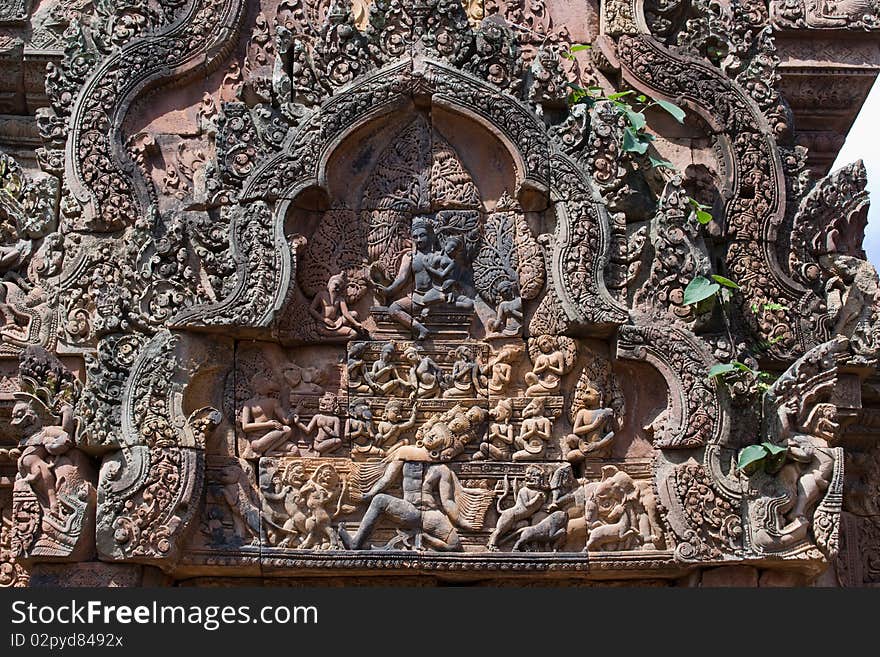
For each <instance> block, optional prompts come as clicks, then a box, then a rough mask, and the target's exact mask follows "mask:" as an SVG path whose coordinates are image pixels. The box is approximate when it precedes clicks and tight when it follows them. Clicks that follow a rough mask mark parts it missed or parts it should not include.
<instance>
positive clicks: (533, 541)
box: [513, 511, 568, 552]
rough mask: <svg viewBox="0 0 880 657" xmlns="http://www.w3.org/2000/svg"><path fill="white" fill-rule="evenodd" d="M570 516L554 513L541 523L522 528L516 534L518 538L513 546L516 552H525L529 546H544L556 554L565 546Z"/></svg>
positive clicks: (562, 512)
mask: <svg viewBox="0 0 880 657" xmlns="http://www.w3.org/2000/svg"><path fill="white" fill-rule="evenodd" d="M567 525H568V514H567V513H566V512H565V511H554V512H553V513H551V514H550V515H549V516H547V517H546V518H544V519H543V520H541V521H540V522H538V523H536V524H534V525H529V526H528V527H520V528H519V529H517V530H516V532H514V533H515V534H516V535H517V536H518V538H517V540H516V543H514V544H513V551H514V552H522V551H524V548H525V546H527V545H538V544H540V545H544V546H547V547H549V548H551V549H552V550H553V552H556V551H557V550H558V549H559V548H560V547H562V546H563V545H564V544H565V538H566V534H567Z"/></svg>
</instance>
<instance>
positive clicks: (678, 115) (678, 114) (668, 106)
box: [654, 100, 685, 123]
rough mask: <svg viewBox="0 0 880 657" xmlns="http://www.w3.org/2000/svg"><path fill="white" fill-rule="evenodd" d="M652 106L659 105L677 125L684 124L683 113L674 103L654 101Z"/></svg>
mask: <svg viewBox="0 0 880 657" xmlns="http://www.w3.org/2000/svg"><path fill="white" fill-rule="evenodd" d="M654 104H655V105H659V106H660V107H662V108H663V109H664V110H666V111H667V112H669V113H670V114H671V115H672V118H674V119H675V120H676V121H678V122H679V123H684V116H685V112H684V110H683V109H681V108H680V107H679V106H678V105H676V104H675V103H670V102H669V101H668V100H655V101H654Z"/></svg>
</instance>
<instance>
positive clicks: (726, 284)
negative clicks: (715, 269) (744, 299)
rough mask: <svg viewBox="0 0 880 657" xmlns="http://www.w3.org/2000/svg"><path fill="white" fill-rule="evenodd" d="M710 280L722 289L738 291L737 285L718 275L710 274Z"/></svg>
mask: <svg viewBox="0 0 880 657" xmlns="http://www.w3.org/2000/svg"><path fill="white" fill-rule="evenodd" d="M712 280H713V281H715V282H716V283H721V285H723V286H724V287H729V288H730V289H731V290H738V289H739V285H737V284H736V283H735V282H734V281H732V280H730V279H729V278H725V277H724V276H719V275H718V274H712Z"/></svg>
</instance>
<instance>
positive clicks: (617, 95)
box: [608, 89, 635, 100]
mask: <svg viewBox="0 0 880 657" xmlns="http://www.w3.org/2000/svg"><path fill="white" fill-rule="evenodd" d="M634 93H635V91H633V90H632V89H630V90H629V91H618V92H617V93H613V94H609V96H608V100H619V99H621V98H624V97H625V96H629V95H632V94H634Z"/></svg>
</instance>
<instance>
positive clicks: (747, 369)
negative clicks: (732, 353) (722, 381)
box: [730, 360, 755, 374]
mask: <svg viewBox="0 0 880 657" xmlns="http://www.w3.org/2000/svg"><path fill="white" fill-rule="evenodd" d="M730 364H731V365H732V366H733V367H735V368H736V369H738V370H739V371H740V372H748V373H749V374H753V373H754V372H755V370H753V369H752V368H751V367H749V366H748V365H746V364H745V363H741V362H739V361H738V360H733V361H730Z"/></svg>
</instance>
